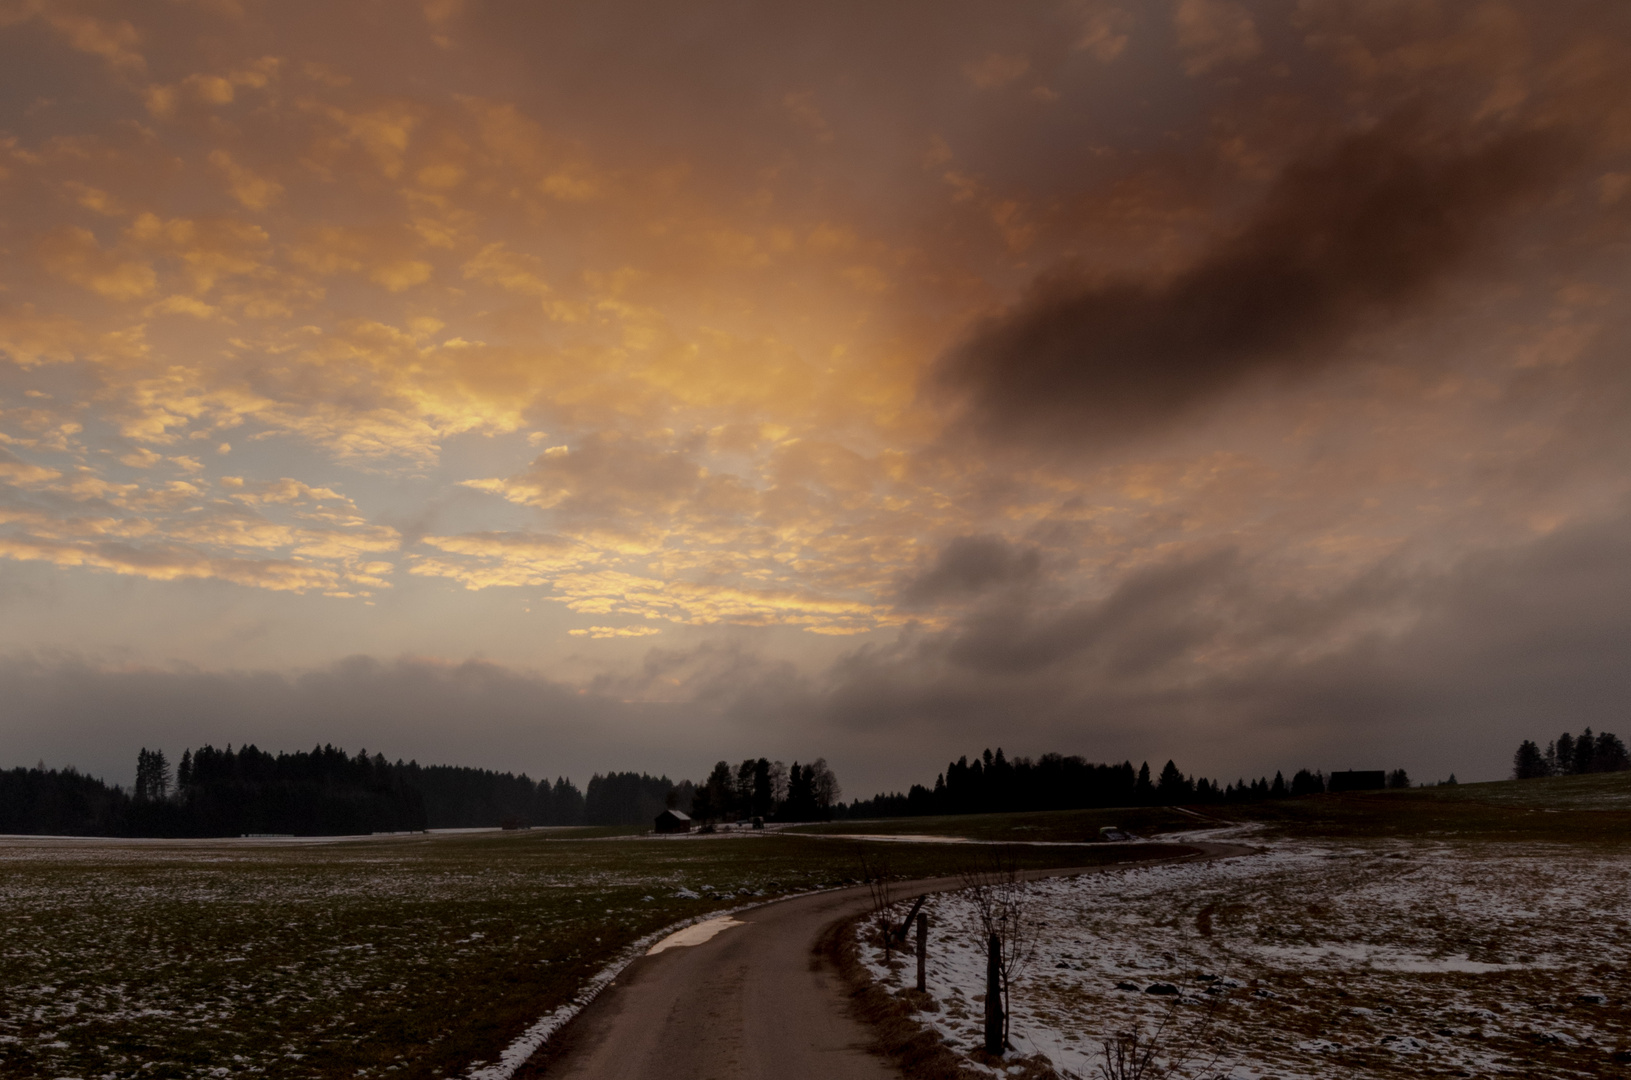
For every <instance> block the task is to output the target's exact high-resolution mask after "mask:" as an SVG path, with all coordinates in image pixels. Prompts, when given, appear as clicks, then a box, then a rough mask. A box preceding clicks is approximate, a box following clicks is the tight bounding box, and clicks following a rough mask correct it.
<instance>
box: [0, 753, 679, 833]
mask: <svg viewBox="0 0 1631 1080" xmlns="http://www.w3.org/2000/svg"><path fill="white" fill-rule="evenodd" d="M673 788H674V784H673V783H672V782H671V781H670V780H669V779H668V778H667V777H657V776H646V775H644V774H640V773H613V774H610V775H607V776H601V775H598V774H597V775H596V776H594V777H592V778H591V779H590V781H589V787H588V791H587V792H582V791H579V790H578V788H577V787H576V786H574V785H573V784H572V783H571V781H569V780H566V779H564V778H559V779H556V780H555V782H554V783H550V782H549V781H548V780H547V779H546V780H543V781H539V782H534V781H533V780H532V779H531V778H530V777H528V776H526V775H525V774H523V775H521V776H515V775H512V774H510V773H498V772H493V771H491V770H487V769H471V768H461V767H457V766H448V765H428V766H427V765H419V764H418V763H416V762H407V763H404V762H401V761H397V762H394V763H393V762H390V761H387V760H386V759H385V757H384V755H382V754H375V755H373V756H372V757H370V756H369V755H368V754H367V753H366V752H358V753H357V754H355V755H347V754H346V753H345V752H344V751H343V750H338V749H336V748H334V747H332V746H321V747H317V748H314V749H312V750H310V751H300V752H297V753H292V754H290V753H280V754H277V755H273V754H269V753H267V752H265V751H263V750H259V749H257V748H255V747H253V746H245V747H243V748H241V749H239V750H236V751H235V750H233V749H232V748H231V747H228V748H227V749H225V750H217V749H214V748H213V747H209V746H204V747H200V748H199V749H198V750H196V751H188V752H186V753H184V754H183V755H182V758H181V761H180V763H179V765H177V767H176V768H175V770H174V774H173V776H172V773H171V769H170V765H169V763H168V761H166V759H165V757H164V755H163V754H162V753H161V752H159V751H156V750H146V749H144V750H142V752H141V754H140V755H139V756H138V759H137V767H136V783H135V784H134V785H133V787H132V788H131V790H129V791H126V790H125V789H123V788H121V787H116V786H111V785H109V784H106V783H104V782H103V781H101V780H99V779H97V778H95V777H92V776H86V775H85V774H83V773H80V772H78V771H76V770H74V769H72V768H68V769H46V768H44V767H43V766H42V767H36V768H33V769H12V770H10V771H9V772H0V833H13V834H18V833H21V834H32V835H58V836H154V837H184V836H243V835H255V834H291V835H296V836H348V835H358V834H363V833H372V832H404V831H418V830H421V829H427V828H443V829H456V828H472V827H483V826H485V827H492V826H497V825H584V824H595V825H623V824H639V823H647V824H649V823H650V821H651V819H652V818H653V817H655V816H656V815H657V814H658V813H661V812H662V809H663V807H664V805H665V802H666V799H667V797H668V793H669V792H670V791H671V790H672V789H673Z"/></svg>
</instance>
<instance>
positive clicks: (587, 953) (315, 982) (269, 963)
mask: <svg viewBox="0 0 1631 1080" xmlns="http://www.w3.org/2000/svg"><path fill="white" fill-rule="evenodd" d="M867 846H868V848H872V847H875V845H867ZM859 847H860V845H857V844H855V843H852V842H846V841H842V840H837V839H822V838H815V837H788V836H776V835H764V834H761V835H757V836H740V837H729V838H727V837H719V838H708V839H702V838H691V839H683V840H656V839H633V838H623V839H613V838H600V839H588V838H585V839H572V838H562V834H560V833H552V832H546V831H534V832H523V833H508V834H505V833H484V834H467V835H431V836H394V837H379V838H372V839H365V840H351V841H345V842H334V843H310V842H281V843H280V842H254V841H220V842H195V841H182V842H155V841H147V842H142V841H135V842H132V841H77V840H68V841H63V840H28V839H12V840H0V970H3V971H4V972H5V978H4V979H3V980H0V1075H4V1076H8V1077H10V1076H17V1077H25V1076H26V1077H82V1078H86V1080H89V1078H90V1077H205V1076H256V1075H260V1076H277V1077H296V1078H303V1077H342V1076H344V1077H351V1076H384V1075H390V1076H392V1077H441V1076H453V1075H458V1074H460V1073H462V1072H464V1071H465V1070H466V1069H467V1068H468V1067H469V1066H470V1065H471V1064H472V1063H473V1062H475V1061H478V1060H492V1059H493V1058H494V1056H495V1055H496V1054H497V1052H498V1051H499V1050H500V1049H502V1048H503V1047H504V1046H505V1045H507V1044H508V1042H509V1041H510V1040H511V1039H512V1038H514V1037H515V1036H516V1035H517V1034H519V1033H520V1032H521V1031H523V1030H524V1029H525V1028H526V1027H527V1026H528V1025H529V1024H531V1023H532V1022H533V1021H535V1020H537V1019H538V1017H539V1016H540V1015H542V1014H544V1013H547V1012H550V1011H551V1010H553V1009H554V1008H556V1007H557V1006H560V1005H562V1004H564V1003H566V1002H568V1001H570V1000H571V999H572V997H573V995H574V994H575V993H577V991H578V989H579V988H580V987H582V986H583V985H584V984H585V982H586V981H587V980H588V979H589V978H590V977H591V976H593V974H594V973H595V972H597V971H598V970H600V969H601V968H602V967H604V966H605V965H606V964H607V963H609V962H610V961H612V960H613V959H614V958H615V957H617V956H618V955H619V953H620V951H622V950H624V949H625V948H626V947H627V946H628V945H629V943H631V942H633V941H636V940H638V939H639V938H641V937H643V936H645V935H648V934H651V933H653V932H655V931H658V930H660V929H662V928H663V927H665V926H668V925H671V924H673V923H675V922H677V921H680V920H684V919H687V918H692V917H695V916H699V915H702V914H705V913H707V912H709V911H714V910H718V909H721V908H726V907H733V906H737V905H740V904H743V903H747V902H750V901H751V900H752V899H754V898H757V897H771V896H775V895H779V894H784V893H789V892H797V891H805V890H809V889H815V888H822V887H828V886H833V885H838V884H841V883H843V882H845V881H847V880H849V879H852V878H855V877H857V876H858V875H859V874H860V866H861V862H860V857H859V854H858V850H859ZM966 857H967V852H966V851H961V852H960V851H956V850H945V849H936V848H933V847H919V846H917V845H911V846H910V849H909V850H904V849H903V850H892V851H891V852H890V856H889V859H888V863H889V868H890V871H891V872H892V873H894V874H897V875H900V876H904V877H916V876H925V875H934V874H943V873H953V872H956V871H957V870H958V869H959V867H960V866H961V865H962V864H963V861H964V860H965V859H966ZM1111 857H1114V853H1113V852H1110V851H1105V850H1103V849H1099V850H1095V851H1092V852H1087V853H1084V852H1083V851H1082V850H1081V849H1070V848H1058V849H1035V850H1033V851H1032V852H1030V853H1029V854H1028V855H1026V856H1025V858H1026V860H1027V861H1028V862H1029V863H1031V864H1033V865H1070V864H1073V863H1076V864H1082V863H1088V862H1092V861H1096V860H1099V859H1105V858H1111ZM873 865H874V866H876V865H877V860H876V858H875V857H874V858H873ZM682 890H685V892H686V893H689V894H694V895H685V894H682Z"/></svg>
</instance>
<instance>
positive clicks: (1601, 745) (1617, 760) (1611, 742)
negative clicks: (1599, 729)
mask: <svg viewBox="0 0 1631 1080" xmlns="http://www.w3.org/2000/svg"><path fill="white" fill-rule="evenodd" d="M1592 763H1593V766H1594V767H1595V768H1596V769H1597V771H1598V772H1625V771H1627V770H1631V756H1628V755H1627V753H1626V749H1625V744H1624V743H1623V742H1621V741H1620V737H1619V736H1618V735H1615V734H1612V733H1611V732H1607V731H1605V732H1603V733H1602V734H1600V735H1598V736H1597V751H1596V753H1595V754H1593V755H1592Z"/></svg>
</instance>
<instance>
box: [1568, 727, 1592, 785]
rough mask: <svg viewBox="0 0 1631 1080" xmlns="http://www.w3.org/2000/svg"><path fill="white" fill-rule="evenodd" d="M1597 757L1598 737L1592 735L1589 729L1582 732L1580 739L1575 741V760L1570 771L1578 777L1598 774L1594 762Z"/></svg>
mask: <svg viewBox="0 0 1631 1080" xmlns="http://www.w3.org/2000/svg"><path fill="white" fill-rule="evenodd" d="M1596 756H1597V738H1596V736H1594V735H1592V733H1591V728H1589V727H1588V728H1587V729H1586V730H1584V731H1582V732H1581V733H1580V737H1579V738H1578V739H1576V740H1575V741H1574V758H1573V764H1572V765H1571V766H1570V768H1569V771H1570V772H1572V773H1574V774H1575V775H1577V776H1584V775H1585V774H1586V773H1589V772H1596V771H1597V770H1596V768H1595V763H1594V761H1593V759H1594V758H1595V757H1596Z"/></svg>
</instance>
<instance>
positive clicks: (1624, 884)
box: [861, 837, 1631, 1080]
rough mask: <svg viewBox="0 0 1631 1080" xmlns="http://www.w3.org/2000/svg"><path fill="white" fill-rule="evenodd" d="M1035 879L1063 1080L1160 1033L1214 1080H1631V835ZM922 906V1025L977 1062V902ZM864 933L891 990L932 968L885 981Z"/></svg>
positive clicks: (1359, 846)
mask: <svg viewBox="0 0 1631 1080" xmlns="http://www.w3.org/2000/svg"><path fill="white" fill-rule="evenodd" d="M1220 838H1222V837H1220ZM1021 889H1022V895H1023V896H1024V898H1025V900H1024V903H1025V908H1026V911H1027V913H1028V915H1029V916H1030V917H1031V918H1032V919H1034V925H1035V939H1036V942H1037V945H1036V950H1035V953H1034V955H1033V956H1032V958H1031V959H1030V960H1029V962H1028V963H1027V964H1026V965H1025V967H1024V968H1023V970H1022V971H1021V973H1020V975H1019V978H1018V979H1017V980H1016V984H1015V987H1014V990H1013V993H1012V998H1013V1002H1012V1007H1013V1010H1014V1016H1013V1019H1012V1034H1011V1039H1012V1042H1013V1044H1014V1047H1015V1051H1014V1053H1015V1054H1016V1055H1018V1056H1026V1055H1037V1054H1041V1055H1045V1056H1046V1057H1047V1059H1048V1060H1049V1061H1050V1062H1051V1063H1052V1064H1053V1066H1054V1068H1055V1069H1056V1070H1057V1071H1058V1072H1059V1073H1060V1074H1061V1075H1064V1076H1078V1077H1083V1078H1086V1077H1098V1076H1099V1075H1100V1072H1099V1064H1100V1061H1101V1053H1102V1049H1101V1048H1102V1045H1103V1041H1104V1040H1105V1039H1107V1038H1112V1037H1114V1036H1115V1035H1116V1034H1117V1033H1120V1032H1129V1031H1134V1030H1139V1031H1142V1032H1143V1034H1144V1035H1145V1036H1151V1035H1156V1033H1157V1030H1158V1029H1160V1032H1159V1035H1158V1038H1159V1041H1160V1042H1161V1043H1162V1045H1163V1046H1164V1047H1166V1048H1167V1050H1168V1051H1169V1056H1171V1057H1173V1058H1182V1059H1184V1060H1183V1061H1176V1060H1175V1061H1171V1062H1169V1063H1170V1064H1180V1065H1181V1066H1182V1067H1181V1068H1180V1069H1179V1070H1178V1071H1176V1072H1175V1073H1173V1074H1172V1075H1174V1076H1184V1077H1206V1078H1208V1080H1210V1078H1213V1077H1233V1078H1239V1080H1268V1078H1271V1077H1278V1078H1284V1080H1290V1078H1293V1077H1309V1078H1315V1077H1329V1076H1334V1075H1340V1076H1344V1077H1349V1076H1351V1077H1382V1076H1430V1075H1446V1076H1456V1075H1459V1076H1491V1075H1503V1074H1504V1075H1523V1076H1619V1075H1631V1067H1628V1065H1627V1064H1626V1063H1627V1062H1631V1054H1628V1053H1626V1051H1631V1011H1628V1007H1627V1002H1628V999H1631V844H1628V845H1627V846H1626V847H1625V848H1623V849H1620V850H1618V851H1607V852H1605V851H1601V850H1586V849H1581V848H1576V847H1572V846H1562V845H1517V844H1501V845H1492V844H1472V843H1456V844H1437V843H1431V842H1399V841H1389V842H1347V841H1342V842H1329V843H1319V844H1315V843H1309V842H1275V843H1273V844H1272V845H1271V846H1270V848H1269V850H1268V851H1267V852H1266V853H1265V854H1262V855H1256V856H1250V857H1245V858H1237V859H1229V860H1220V861H1211V862H1193V863H1178V864H1169V865H1163V866H1153V867H1144V868H1133V869H1127V870H1122V871H1114V872H1110V873H1102V874H1093V875H1086V876H1082V877H1078V878H1055V879H1050V880H1045V881H1041V882H1036V883H1033V884H1031V885H1026V886H1021ZM924 910H926V911H927V912H928V913H929V920H930V948H929V964H928V990H929V993H930V994H931V995H932V996H933V998H934V999H935V1002H934V1004H933V1005H932V1006H930V1010H932V1011H924V1012H922V1013H921V1014H920V1018H921V1019H922V1020H923V1021H924V1022H925V1023H928V1024H932V1025H933V1026H934V1027H935V1028H937V1029H938V1030H939V1031H940V1033H941V1034H942V1035H943V1037H944V1038H945V1039H946V1041H947V1043H948V1045H951V1046H952V1047H953V1048H954V1049H960V1050H964V1051H969V1052H972V1051H974V1050H976V1049H977V1048H978V1047H979V1046H980V1045H981V1041H982V1034H981V1033H982V1030H983V1028H982V1022H983V1005H982V1004H981V1002H982V1001H983V992H984V984H985V951H984V946H983V940H984V938H983V935H982V932H981V930H980V923H979V919H978V916H977V913H976V910H975V906H974V904H973V902H972V901H971V899H970V897H969V896H968V895H967V894H966V893H951V894H944V895H940V896H936V897H931V898H930V899H929V900H928V902H927V903H926V904H925V908H924ZM896 917H897V918H898V917H900V916H899V914H897V916H896ZM862 942H863V945H862V950H861V951H862V956H863V958H864V960H865V962H866V963H867V964H868V966H869V968H870V969H871V971H872V974H873V977H874V978H877V979H881V980H883V981H885V982H886V984H888V985H890V986H893V987H903V986H904V987H910V986H911V985H912V984H913V980H914V978H915V961H914V960H913V958H911V957H909V956H902V954H901V953H899V952H897V953H895V956H894V963H893V965H891V968H890V969H886V968H885V967H884V964H883V954H882V952H881V951H880V950H879V949H878V948H877V947H875V943H874V942H871V941H869V940H868V937H867V934H866V931H865V928H863V930H862ZM1163 1025H1164V1027H1163ZM1183 1047H1189V1048H1190V1049H1189V1050H1188V1051H1187V1052H1186V1051H1183V1050H1181V1049H1180V1048H1183ZM1616 1054H1618V1055H1619V1056H1618V1057H1617V1058H1616V1056H1615V1055H1616ZM971 1065H972V1062H971ZM976 1068H978V1069H981V1070H982V1071H984V1070H983V1067H978V1066H976Z"/></svg>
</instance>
